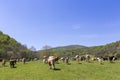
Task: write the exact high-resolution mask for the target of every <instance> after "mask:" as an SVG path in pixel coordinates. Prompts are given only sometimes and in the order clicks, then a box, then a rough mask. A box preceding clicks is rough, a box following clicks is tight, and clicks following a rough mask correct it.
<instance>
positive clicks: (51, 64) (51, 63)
mask: <svg viewBox="0 0 120 80" xmlns="http://www.w3.org/2000/svg"><path fill="white" fill-rule="evenodd" d="M48 64H49V67H50V69H53V70H55V57H54V56H49V57H48Z"/></svg>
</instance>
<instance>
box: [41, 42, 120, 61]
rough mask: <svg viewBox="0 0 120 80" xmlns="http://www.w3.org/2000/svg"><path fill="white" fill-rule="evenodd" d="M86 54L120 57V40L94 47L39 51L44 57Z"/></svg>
mask: <svg viewBox="0 0 120 80" xmlns="http://www.w3.org/2000/svg"><path fill="white" fill-rule="evenodd" d="M77 54H79V55H85V54H90V55H92V56H96V57H107V56H116V57H117V58H118V59H120V41H117V42H113V43H110V44H106V45H101V46H93V47H82V48H79V49H78V48H70V49H59V48H51V49H45V50H41V51H39V55H40V56H41V57H42V56H44V55H47V56H49V55H55V56H75V55H77Z"/></svg>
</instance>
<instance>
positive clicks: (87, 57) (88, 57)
mask: <svg viewBox="0 0 120 80" xmlns="http://www.w3.org/2000/svg"><path fill="white" fill-rule="evenodd" d="M85 59H86V62H90V56H89V55H87V54H86V56H85Z"/></svg>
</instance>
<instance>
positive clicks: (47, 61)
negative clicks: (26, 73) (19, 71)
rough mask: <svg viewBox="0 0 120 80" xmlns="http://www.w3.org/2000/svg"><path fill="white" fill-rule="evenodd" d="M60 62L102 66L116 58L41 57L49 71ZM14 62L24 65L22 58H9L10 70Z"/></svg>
mask: <svg viewBox="0 0 120 80" xmlns="http://www.w3.org/2000/svg"><path fill="white" fill-rule="evenodd" d="M59 60H60V61H62V62H63V63H66V64H70V61H71V60H72V61H76V62H77V63H78V64H80V63H81V61H86V62H91V61H98V62H99V63H100V64H102V61H105V60H107V61H110V63H112V62H113V61H115V60H117V58H116V57H115V56H107V57H92V58H91V57H90V56H89V55H83V56H79V55H76V56H74V57H69V56H65V57H55V56H43V59H42V61H43V63H44V64H48V65H49V67H50V69H53V70H55V69H56V68H55V63H58V61H59ZM0 61H1V63H2V64H1V65H2V67H5V64H6V61H5V60H4V59H2V60H0ZM16 62H23V64H25V62H26V59H25V58H22V59H13V58H11V59H10V60H9V65H10V67H11V68H15V64H16Z"/></svg>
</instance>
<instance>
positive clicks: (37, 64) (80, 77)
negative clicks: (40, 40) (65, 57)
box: [0, 61, 120, 80]
mask: <svg viewBox="0 0 120 80" xmlns="http://www.w3.org/2000/svg"><path fill="white" fill-rule="evenodd" d="M56 68H57V70H50V69H49V67H48V65H47V64H43V63H42V62H41V61H34V62H27V63H26V64H22V63H17V65H16V68H10V67H9V64H8V63H7V64H6V67H0V80H120V62H119V61H117V62H115V63H109V62H103V65H100V64H99V63H98V62H92V63H87V62H82V64H77V63H76V62H71V64H70V65H67V64H65V63H62V62H59V64H56Z"/></svg>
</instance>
